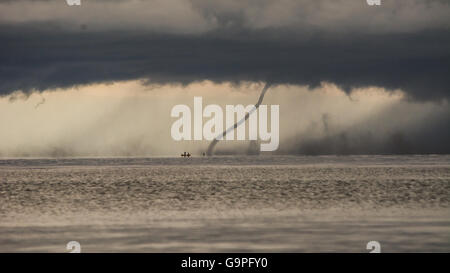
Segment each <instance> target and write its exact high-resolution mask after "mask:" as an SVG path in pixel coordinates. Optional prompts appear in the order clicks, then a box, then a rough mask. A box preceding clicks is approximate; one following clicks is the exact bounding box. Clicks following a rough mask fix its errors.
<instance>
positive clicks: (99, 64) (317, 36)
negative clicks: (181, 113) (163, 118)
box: [0, 0, 450, 100]
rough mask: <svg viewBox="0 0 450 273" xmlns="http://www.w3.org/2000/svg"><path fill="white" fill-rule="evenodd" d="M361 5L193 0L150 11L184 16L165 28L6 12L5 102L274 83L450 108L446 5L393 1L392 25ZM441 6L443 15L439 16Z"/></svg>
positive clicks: (0, 32) (129, 20) (0, 27)
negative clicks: (163, 86)
mask: <svg viewBox="0 0 450 273" xmlns="http://www.w3.org/2000/svg"><path fill="white" fill-rule="evenodd" d="M3 2H4V1H3ZM18 2H19V3H22V4H23V3H26V1H18ZM38 2H39V3H53V1H38ZM85 2H86V1H85ZM128 2H129V1H115V2H114V3H118V4H117V5H119V4H121V5H122V6H120V7H122V8H125V7H127V8H129V9H130V10H131V9H132V8H133V7H134V6H132V7H129V6H128V5H124V4H126V3H128ZM356 2H357V4H355V3H354V2H351V3H350V2H349V1H328V2H327V1H306V0H305V1H281V2H280V3H279V4H278V5H273V2H270V1H261V2H253V1H230V2H229V3H228V4H224V3H223V2H222V3H221V4H218V2H211V1H192V4H191V5H187V6H186V5H185V6H186V7H185V6H183V5H184V4H185V3H186V1H184V2H180V1H176V0H172V1H166V2H164V1H156V2H151V3H156V4H154V5H156V6H155V7H154V8H155V9H159V10H160V11H164V10H165V9H166V8H167V3H172V4H174V5H177V4H180V6H182V7H183V8H179V9H175V11H174V12H173V13H175V14H177V17H176V18H175V17H174V16H169V18H168V19H167V20H163V19H164V18H156V19H155V18H151V17H149V18H148V20H146V19H145V13H144V14H142V13H139V12H137V11H136V10H137V8H136V10H133V11H134V12H135V13H131V14H127V15H123V16H124V17H123V18H117V20H116V21H115V20H114V18H115V17H114V16H105V15H102V14H98V15H99V19H98V20H97V21H95V20H96V16H95V13H96V9H97V8H98V9H100V8H101V7H102V6H95V7H94V6H93V7H92V9H87V10H86V13H87V14H88V15H84V17H83V14H81V13H80V14H78V15H79V16H80V17H77V16H72V15H71V14H69V15H67V14H66V13H67V12H68V11H69V10H68V9H66V7H65V6H64V5H61V3H59V5H60V6H58V10H62V11H63V13H62V15H61V14H60V15H58V14H55V15H54V17H55V19H54V18H52V16H51V12H50V11H51V9H49V8H43V9H42V10H41V13H39V14H31V15H30V14H29V13H27V16H28V17H27V16H25V17H24V18H16V17H15V16H13V15H14V12H15V13H16V15H17V14H19V15H20V9H14V8H13V7H14V5H10V6H7V7H8V8H10V9H11V10H10V11H9V13H10V14H13V15H8V14H6V12H5V14H4V17H3V19H2V20H0V22H1V24H0V40H1V43H0V94H1V95H8V94H10V93H11V92H13V91H16V90H22V91H25V92H31V91H34V90H45V89H49V88H58V87H70V86H74V85H81V84H91V83H96V82H109V81H120V80H130V79H143V80H146V81H148V83H182V84H188V83H190V82H194V81H201V80H212V81H215V82H224V81H231V82H236V83H239V82H240V81H271V82H273V83H274V84H277V83H290V84H299V85H309V86H311V87H314V86H317V85H318V84H320V82H323V81H328V82H332V83H336V84H337V85H339V86H340V87H342V88H344V89H345V90H347V91H348V90H351V89H352V88H356V87H367V86H379V87H384V88H387V89H402V90H404V91H406V92H407V93H408V94H409V95H410V96H411V97H414V98H416V99H424V100H434V99H442V98H448V97H449V96H450V90H449V89H450V80H449V78H450V77H448V75H449V72H450V32H449V23H448V19H445V18H443V16H442V14H441V13H440V12H441V10H444V8H442V7H445V8H447V7H448V3H447V4H446V3H445V2H442V1H424V2H425V3H428V4H429V5H430V6H431V8H430V10H431V11H430V10H424V11H423V12H422V13H423V14H425V15H423V14H422V13H420V11H421V10H420V9H419V8H421V7H422V4H419V3H420V2H417V1H408V2H405V1H400V2H398V3H403V4H396V3H397V2H390V3H391V4H389V2H388V4H385V5H387V6H386V9H389V8H391V9H393V10H394V11H396V15H395V16H392V14H390V15H391V16H386V15H387V14H384V13H383V10H381V11H380V9H379V10H370V9H368V8H367V5H366V4H365V3H364V2H365V1H356ZM360 2H363V4H361V3H360ZM99 3H106V2H105V1H100V2H99ZM139 3H140V2H139ZM146 3H147V5H149V4H148V2H146ZM181 3H183V5H182V4H181ZM212 3H214V4H212ZM219 3H220V1H219ZM258 3H259V4H258ZM314 3H316V4H314ZM336 3H337V4H339V6H337V4H336ZM411 3H412V4H411ZM430 3H433V4H434V6H433V5H431V4H430ZM436 3H440V4H439V5H443V6H442V7H440V6H437V7H435V6H436V5H437V4H436ZM442 3H443V4H442ZM23 5H25V4H23ZM55 5H56V4H55ZM99 5H100V4H99ZM103 5H104V4H103ZM111 5H113V4H111ZM332 5H334V6H333V9H331V11H330V10H328V9H327V7H329V6H332ZM402 5H403V6H402ZM416 6H418V7H419V8H417V7H416ZM37 7H38V8H39V7H41V6H37ZM152 7H153V6H152ZM176 7H178V6H176ZM257 7H259V8H257ZM433 7H434V8H433ZM336 8H339V11H340V12H337V11H336ZM402 8H404V9H405V10H406V11H407V12H402ZM358 11H359V12H360V14H359V13H358ZM385 11H386V10H385ZM118 12H119V11H117V10H116V11H114V10H112V11H111V13H112V14H121V13H118ZM371 12H374V13H380V12H381V13H380V18H385V20H382V19H380V18H378V17H376V18H371V20H369V19H368V18H364V16H366V17H367V15H368V14H371ZM336 13H337V14H339V16H338V17H336V16H335V15H334V14H336ZM183 14H186V16H184V17H186V18H184V19H183V18H181V17H183ZM283 14H284V15H283ZM100 15H102V16H100ZM133 15H135V17H136V18H137V19H133ZM299 15H303V17H305V18H304V19H302V17H301V16H299ZM388 15H389V13H388ZM432 15H434V17H433V16H432ZM2 16H3V15H2ZM64 16H67V17H68V18H67V19H64V18H62V17H64ZM71 16H72V17H71ZM118 16H119V15H118ZM120 16H121V15H120ZM421 16H422V17H421ZM427 16H428V17H427ZM347 17H348V18H347ZM415 17H417V18H418V19H417V20H414V19H410V18H415ZM80 18H81V19H80ZM172 19H173V20H172ZM369 21H370V22H369ZM119 22H123V24H122V25H120V24H119ZM390 23H392V25H390ZM374 25H375V26H376V27H374Z"/></svg>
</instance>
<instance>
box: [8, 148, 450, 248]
mask: <svg viewBox="0 0 450 273" xmlns="http://www.w3.org/2000/svg"><path fill="white" fill-rule="evenodd" d="M0 178H1V183H0V218H1V219H2V221H1V223H0V251H19V252H20V251H40V252H41V251H42V252H48V251H50V252H65V251H66V250H65V244H66V243H67V242H68V241H72V240H76V241H79V242H80V243H81V245H82V250H83V252H90V251H126V252H135V251H138V252H140V251H143V252H157V251H159V252H178V251H180V252H181V251H188V252H189V251H198V252H208V251H232V252H233V251H275V252H278V251H281V252H283V251H300V252H313V251H325V252H333V251H343V252H350V251H353V252H367V250H366V249H365V246H366V244H367V242H368V241H372V240H376V241H379V242H380V243H381V246H382V251H383V252H397V251H407V252H409V251H413V252H422V251H425V252H428V251H438V252H444V251H445V252H448V251H450V240H449V236H450V220H449V216H450V156H445V155H442V156H439V155H434V156H247V157H245V156H220V157H197V158H195V157H194V158H190V159H185V158H79V159H11V160H0Z"/></svg>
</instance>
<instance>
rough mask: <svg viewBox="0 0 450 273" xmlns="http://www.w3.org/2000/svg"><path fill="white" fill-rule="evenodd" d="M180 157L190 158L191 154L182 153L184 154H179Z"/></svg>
mask: <svg viewBox="0 0 450 273" xmlns="http://www.w3.org/2000/svg"><path fill="white" fill-rule="evenodd" d="M181 156H182V157H191V154H190V153H186V152H184V153H182V154H181Z"/></svg>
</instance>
